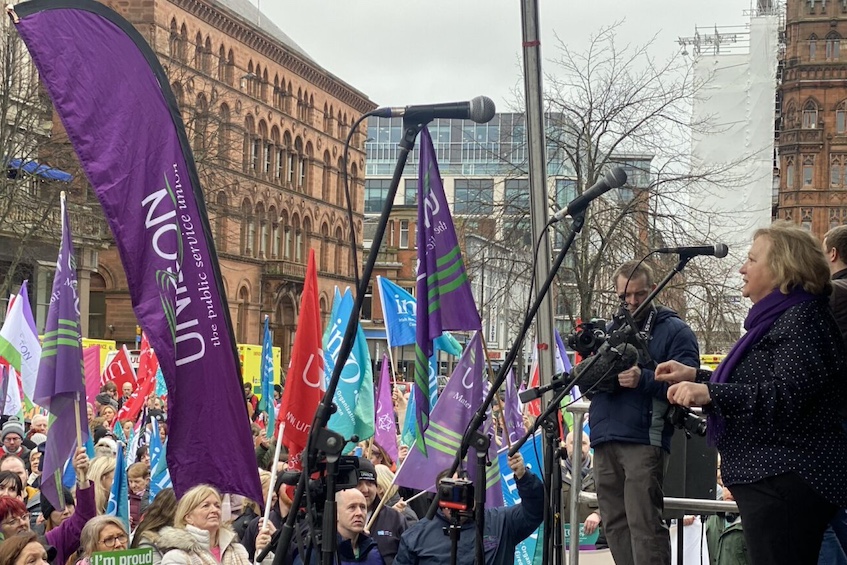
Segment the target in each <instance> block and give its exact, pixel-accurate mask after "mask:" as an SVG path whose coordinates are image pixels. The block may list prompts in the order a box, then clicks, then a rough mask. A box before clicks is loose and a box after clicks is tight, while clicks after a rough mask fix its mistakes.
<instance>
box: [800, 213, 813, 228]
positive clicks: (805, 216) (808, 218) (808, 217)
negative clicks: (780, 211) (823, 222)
mask: <svg viewBox="0 0 847 565" xmlns="http://www.w3.org/2000/svg"><path fill="white" fill-rule="evenodd" d="M800 218H801V220H800V226H802V228H803V229H804V230H806V231H812V209H811V208H800Z"/></svg>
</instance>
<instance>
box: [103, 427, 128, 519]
mask: <svg viewBox="0 0 847 565" xmlns="http://www.w3.org/2000/svg"><path fill="white" fill-rule="evenodd" d="M116 457H117V461H116V463H117V464H116V465H115V475H114V477H113V478H112V490H111V492H110V493H109V503H108V504H107V505H106V514H108V515H109V516H115V517H117V518H118V519H119V520H120V521H121V522H123V523H124V527H125V528H126V531H130V530H129V484H128V483H127V477H126V460H125V458H124V444H122V443H118V453H117V456H116Z"/></svg>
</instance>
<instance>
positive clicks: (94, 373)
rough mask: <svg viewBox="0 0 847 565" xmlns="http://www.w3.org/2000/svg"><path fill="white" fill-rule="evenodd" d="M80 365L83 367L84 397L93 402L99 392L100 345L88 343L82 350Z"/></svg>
mask: <svg viewBox="0 0 847 565" xmlns="http://www.w3.org/2000/svg"><path fill="white" fill-rule="evenodd" d="M82 365H83V367H85V399H86V400H87V401H88V402H90V403H91V404H94V397H95V396H97V393H98V392H100V346H99V345H90V346H88V347H86V348H85V349H83V350H82Z"/></svg>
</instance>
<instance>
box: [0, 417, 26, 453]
mask: <svg viewBox="0 0 847 565" xmlns="http://www.w3.org/2000/svg"><path fill="white" fill-rule="evenodd" d="M23 439H24V424H23V422H21V421H20V420H19V419H18V418H17V417H16V416H11V417H10V418H9V419H8V420H6V423H5V424H3V427H2V428H0V442H2V443H3V452H2V455H5V454H7V453H9V454H11V455H17V456H18V457H20V458H21V459H23V460H24V462H28V461H29V449H27V448H25V447H24V446H23V444H22V443H21V442H23Z"/></svg>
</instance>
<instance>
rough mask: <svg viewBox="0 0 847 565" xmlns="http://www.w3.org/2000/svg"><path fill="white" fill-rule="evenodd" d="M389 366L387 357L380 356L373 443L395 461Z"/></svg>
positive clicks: (395, 430) (395, 435)
mask: <svg viewBox="0 0 847 565" xmlns="http://www.w3.org/2000/svg"><path fill="white" fill-rule="evenodd" d="M390 372H391V365H390V363H389V360H388V355H383V356H382V370H381V371H380V373H379V385H378V388H377V391H376V412H375V417H374V442H376V444H377V445H379V446H380V447H381V448H383V449H384V450H385V452H386V453H387V454H388V456H389V457H391V460H392V461H397V455H398V453H397V426H396V424H395V423H394V402H393V401H392V400H391V375H390V374H389V373H390Z"/></svg>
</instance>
